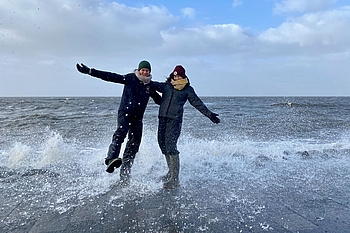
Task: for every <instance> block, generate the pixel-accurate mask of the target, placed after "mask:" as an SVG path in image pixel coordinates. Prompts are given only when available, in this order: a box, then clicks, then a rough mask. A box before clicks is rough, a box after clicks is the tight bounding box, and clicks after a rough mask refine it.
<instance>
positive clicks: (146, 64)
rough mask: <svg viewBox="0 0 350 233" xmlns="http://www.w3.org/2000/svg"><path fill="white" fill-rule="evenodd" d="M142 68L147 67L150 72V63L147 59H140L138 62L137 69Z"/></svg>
mask: <svg viewBox="0 0 350 233" xmlns="http://www.w3.org/2000/svg"><path fill="white" fill-rule="evenodd" d="M142 68H147V69H149V72H151V64H150V63H149V62H148V61H145V60H144V61H141V62H140V63H139V68H138V70H141V69H142Z"/></svg>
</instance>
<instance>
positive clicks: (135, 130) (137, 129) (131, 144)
mask: <svg viewBox="0 0 350 233" xmlns="http://www.w3.org/2000/svg"><path fill="white" fill-rule="evenodd" d="M142 128H143V124H142V120H141V119H135V120H132V121H131V124H130V130H129V134H128V142H127V143H126V147H125V150H124V154H123V163H122V166H121V168H120V179H121V180H129V178H130V173H131V167H132V165H133V163H134V159H135V156H136V153H137V152H138V151H139V148H140V144H141V139H142Z"/></svg>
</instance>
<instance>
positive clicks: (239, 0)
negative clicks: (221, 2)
mask: <svg viewBox="0 0 350 233" xmlns="http://www.w3.org/2000/svg"><path fill="white" fill-rule="evenodd" d="M242 4H243V2H242V0H233V2H232V8H236V7H238V6H241V5H242Z"/></svg>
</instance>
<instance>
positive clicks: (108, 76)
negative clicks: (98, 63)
mask: <svg viewBox="0 0 350 233" xmlns="http://www.w3.org/2000/svg"><path fill="white" fill-rule="evenodd" d="M76 66H77V70H78V71H79V72H81V73H83V74H89V75H91V76H93V77H96V78H100V79H102V80H104V81H108V82H114V83H121V84H126V83H127V79H126V78H125V76H124V75H120V74H116V73H112V72H107V71H101V70H96V69H93V68H92V69H90V68H89V67H88V66H86V65H84V64H83V63H81V64H77V65H76Z"/></svg>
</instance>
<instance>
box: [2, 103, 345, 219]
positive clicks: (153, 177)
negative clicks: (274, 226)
mask: <svg viewBox="0 0 350 233" xmlns="http://www.w3.org/2000/svg"><path fill="white" fill-rule="evenodd" d="M202 100H203V102H204V103H205V104H206V105H207V107H208V108H209V109H210V110H212V111H213V112H215V113H218V114H219V118H220V119H221V123H220V124H213V123H212V122H211V121H210V120H209V119H208V118H207V117H205V116H203V115H202V114H201V113H199V112H198V111H197V110H196V109H195V108H194V107H192V106H191V105H189V104H186V105H185V114H184V121H183V126H182V133H181V137H180V139H179V141H178V150H179V151H180V163H181V171H180V181H181V187H182V189H183V190H186V192H187V193H188V195H191V193H193V195H197V194H196V190H197V189H198V188H202V189H203V190H204V191H203V192H204V193H203V195H205V196H206V197H203V198H207V197H210V198H211V201H214V202H217V203H225V202H230V201H232V200H235V201H236V202H240V203H242V205H243V206H249V203H253V202H254V201H255V200H254V198H253V197H254V195H252V193H259V192H260V191H261V190H276V191H278V190H279V189H280V190H283V189H297V188H298V187H299V186H308V187H309V188H310V189H313V190H319V192H322V193H323V194H326V193H327V192H331V190H332V191H333V192H336V190H337V189H340V190H344V189H345V190H349V191H350V186H349V180H350V179H349V178H350V177H349V176H350V175H349V170H350V98H349V97H203V98H202ZM119 103H120V98H119V97H72V98H63V97H60V98H58V97H55V98H53V97H52V98H34V97H32V98H27V97H17V98H0V158H1V159H0V192H1V195H2V196H3V197H4V198H5V199H4V201H5V203H9V204H12V205H13V204H14V203H18V204H20V203H28V205H29V206H31V207H32V208H30V209H27V210H26V211H25V213H21V214H22V215H28V218H30V216H31V215H35V214H36V212H37V211H58V212H60V213H64V212H65V211H67V210H69V209H71V208H72V207H76V206H79V205H82V204H83V203H84V201H85V200H86V199H87V198H90V197H95V196H97V195H100V194H103V193H106V192H108V191H109V190H111V187H113V184H115V183H116V182H117V181H118V180H119V174H118V171H117V172H115V173H113V174H108V173H106V172H105V169H106V167H105V165H104V158H105V157H106V152H107V150H108V146H109V144H110V142H111V138H112V135H113V133H114V131H115V129H116V117H117V109H118V105H119ZM157 113H158V106H157V105H156V104H154V103H153V101H152V100H150V102H149V105H148V107H147V109H146V112H145V117H144V127H143V138H142V144H141V146H140V151H139V153H138V154H137V156H136V159H135V163H134V165H133V167H132V182H131V184H130V186H129V187H128V188H126V189H125V190H124V191H120V197H122V196H123V195H125V192H132V193H133V195H136V196H142V195H149V194H152V193H155V192H157V191H159V190H160V189H162V183H161V182H160V181H159V177H160V176H161V175H164V174H165V173H166V171H167V168H166V162H165V158H164V156H163V155H162V154H161V152H160V150H159V147H158V145H157V123H158V119H157ZM123 148H124V146H123ZM123 148H122V149H123ZM205 187H207V188H205ZM223 187H225V188H223ZM127 196H128V195H125V198H127ZM120 197H118V198H120ZM199 198H200V197H199ZM254 208H255V210H254V211H257V209H259V208H263V207H262V206H260V207H259V206H258V207H256V206H255V207H254Z"/></svg>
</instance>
